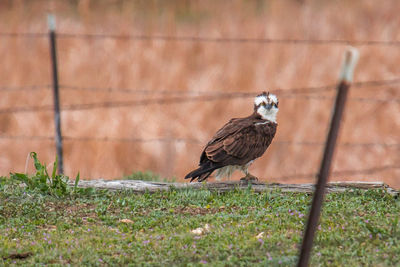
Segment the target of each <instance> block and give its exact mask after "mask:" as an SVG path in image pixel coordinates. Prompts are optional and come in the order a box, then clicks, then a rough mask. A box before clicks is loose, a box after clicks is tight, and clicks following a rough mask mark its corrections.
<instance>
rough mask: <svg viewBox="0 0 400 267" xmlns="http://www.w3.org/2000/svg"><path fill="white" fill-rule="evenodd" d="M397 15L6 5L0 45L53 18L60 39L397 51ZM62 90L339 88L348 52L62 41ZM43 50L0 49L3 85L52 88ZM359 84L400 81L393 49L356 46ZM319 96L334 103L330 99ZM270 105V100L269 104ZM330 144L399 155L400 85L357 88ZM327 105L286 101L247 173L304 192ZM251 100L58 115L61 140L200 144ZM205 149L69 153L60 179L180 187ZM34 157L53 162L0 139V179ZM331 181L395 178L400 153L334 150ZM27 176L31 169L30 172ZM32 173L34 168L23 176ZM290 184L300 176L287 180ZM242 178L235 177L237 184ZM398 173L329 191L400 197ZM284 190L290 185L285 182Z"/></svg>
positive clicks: (39, 124) (45, 123) (363, 10)
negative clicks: (388, 188) (168, 180)
mask: <svg viewBox="0 0 400 267" xmlns="http://www.w3.org/2000/svg"><path fill="white" fill-rule="evenodd" d="M399 10H400V2H399V1H397V0H387V1H375V0H365V1H349V0H338V1H317V0H309V1H307V0H304V1H294V0H271V1H263V0H258V1H256V0H254V1H244V0H243V1H233V0H229V1H204V0H201V1H200V0H197V1H195V0H193V1H191V0H180V1H178V0H176V1H147V0H146V1H139V0H137V1H128V0H126V1H122V0H113V1H111V0H109V1H106V0H102V1H100V0H97V1H94V0H93V1H92V0H75V1H32V0H30V1H23V0H19V1H16V0H15V1H11V0H9V1H6V0H0V29H1V30H0V31H1V32H15V33H19V32H29V33H30V32H35V33H37V32H41V33H42V32H44V33H45V32H47V24H46V14H47V12H53V13H54V14H55V15H56V19H57V32H59V33H97V34H114V35H124V34H132V35H140V34H145V35H166V36H204V37H233V38H235V37H243V38H272V39H274V38H276V39H279V38H284V39H285V38H289V39H345V40H400V20H399V18H398V11H399ZM57 41H58V57H59V75H60V84H61V85H68V86H81V87H100V88H132V89H138V90H145V91H147V92H148V93H147V94H139V93H126V92H123V91H120V92H118V91H112V92H106V91H90V90H86V91H85V90H66V89H61V103H62V105H68V104H73V103H98V102H104V101H126V100H140V99H149V98H154V99H158V98H160V97H165V98H168V97H169V96H168V95H164V94H161V91H163V90H174V91H182V92H186V93H187V92H196V91H205V92H211V93H212V92H215V91H236V92H248V91H264V90H271V89H277V88H281V89H285V88H299V87H310V86H321V85H330V84H335V83H336V80H337V77H338V71H339V66H340V62H341V58H342V54H343V51H344V49H345V46H344V45H338V44H324V45H321V44H295V45H294V44H284V43H278V44H276V43H275V44H274V43H270V44H260V43H235V42H226V43H222V42H185V41H165V40H129V39H115V38H97V39H96V38H73V37H71V38H66V37H60V38H58V40H57ZM48 43H49V40H48V39H47V38H46V37H44V38H17V37H4V36H3V37H1V36H0V58H1V64H0V86H25V85H46V84H51V73H50V59H49V47H48ZM358 48H359V51H360V54H361V57H360V60H359V64H358V67H357V69H356V73H355V81H368V80H382V79H392V78H397V77H400V67H399V62H400V47H399V46H382V45H366V46H358ZM322 95H323V96H331V97H333V93H332V92H328V93H323V94H322ZM278 97H279V95H278ZM349 97H350V99H349V101H348V105H347V108H346V112H345V119H344V123H343V124H342V129H341V135H340V139H339V143H341V144H343V143H391V144H393V143H397V144H398V143H400V138H399V133H400V115H399V111H400V103H399V102H398V101H397V102H396V101H392V102H379V101H356V99H355V98H359V97H362V98H377V99H395V98H397V99H398V98H399V97H400V90H399V85H391V86H389V85H388V86H383V87H372V86H371V87H362V88H353V89H352V90H351V93H350V96H349ZM52 102H53V98H52V92H51V90H49V89H42V90H31V91H29V90H28V91H12V90H11V91H0V109H1V108H7V107H21V106H22V107H24V106H35V105H49V104H52ZM332 104H333V99H332V98H324V99H315V98H314V99H307V98H304V97H303V98H302V97H281V99H280V112H279V114H278V123H279V127H278V133H277V136H276V138H275V141H277V142H275V143H273V144H272V145H271V147H270V148H269V150H268V152H267V153H266V154H265V155H264V156H263V157H262V158H261V159H259V160H258V161H256V162H255V163H254V164H253V166H252V167H251V171H252V172H253V173H254V174H255V175H257V176H259V177H262V178H263V179H266V180H268V181H271V182H305V181H307V182H312V181H313V178H312V177H307V176H303V175H302V174H309V173H315V172H316V171H317V170H318V165H319V162H320V156H321V153H322V149H323V146H310V145H299V144H297V145H294V144H290V143H280V142H279V141H291V142H324V140H325V136H326V131H327V126H328V124H329V118H330V112H331V107H332ZM252 108H253V107H252V99H251V98H237V99H219V100H216V101H209V102H190V101H189V102H184V103H176V104H168V105H157V104H150V105H145V106H137V107H135V106H131V107H123V108H113V109H91V110H84V111H64V112H63V113H62V131H63V135H65V136H70V137H100V138H103V137H108V138H144V139H152V138H165V137H167V138H193V139H198V140H201V141H202V142H203V143H205V142H206V141H207V140H208V139H209V138H210V137H211V136H212V135H213V134H214V132H215V131H216V130H218V128H219V127H221V126H222V125H223V124H224V123H225V122H226V121H228V120H229V119H230V118H232V117H242V116H246V115H248V114H249V113H250V112H252ZM0 135H11V136H13V135H24V136H53V135H54V126H53V113H52V112H51V111H41V112H32V113H15V114H0ZM201 150H202V144H193V143H185V142H117V141H114V142H112V141H95V140H93V141H76V140H65V141H64V162H65V171H66V174H67V175H74V174H76V173H77V172H78V171H80V173H81V176H83V177H85V178H92V179H93V178H100V177H102V178H107V179H111V178H118V177H121V176H123V175H126V174H130V173H132V172H134V171H136V170H143V171H144V170H151V171H153V172H155V173H160V174H161V175H164V176H167V177H172V176H175V177H177V178H178V179H181V178H182V177H183V176H184V175H185V174H186V173H187V172H188V171H190V170H192V169H193V168H195V167H196V166H197V163H198V160H199V156H200V153H201ZM30 151H36V152H37V153H38V154H39V157H40V158H41V159H43V160H44V161H46V162H48V163H50V162H52V161H53V160H54V158H55V145H54V142H53V141H52V140H34V139H32V140H30V139H26V140H25V139H9V138H0V175H7V174H8V172H10V171H18V172H23V171H24V170H25V160H26V156H27V155H28V153H29V152H30ZM336 152H337V153H336V156H335V161H334V166H333V169H334V171H340V170H362V169H370V168H374V167H379V166H384V165H395V166H400V153H399V152H400V148H399V146H391V147H382V146H343V145H342V146H340V145H339V146H338V150H337V151H336ZM30 165H32V164H30ZM28 171H32V167H29V168H28ZM296 174H298V176H297V177H286V176H292V175H296ZM240 175H241V174H240V173H237V174H236V175H235V177H234V178H238V177H240ZM399 175H400V170H399V169H387V170H382V171H380V172H374V173H359V174H354V173H353V174H342V175H334V176H333V177H332V180H362V181H373V180H383V181H385V182H387V183H389V184H390V185H392V186H395V187H400V179H399ZM285 177H286V178H285Z"/></svg>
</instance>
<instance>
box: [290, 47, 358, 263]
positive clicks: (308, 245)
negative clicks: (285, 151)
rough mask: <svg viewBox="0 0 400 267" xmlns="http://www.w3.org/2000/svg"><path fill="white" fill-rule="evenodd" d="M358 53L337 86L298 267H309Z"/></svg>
mask: <svg viewBox="0 0 400 267" xmlns="http://www.w3.org/2000/svg"><path fill="white" fill-rule="evenodd" d="M357 60H358V51H357V50H356V49H355V48H348V49H347V51H346V53H345V56H344V61H343V65H342V68H341V70H340V76H339V84H338V86H337V90H338V92H337V96H336V102H335V109H334V111H333V115H332V119H331V125H330V129H329V133H328V137H327V140H326V144H325V151H324V155H323V158H322V162H321V167H320V170H319V172H318V182H317V185H316V187H315V192H314V197H313V201H312V206H311V211H310V215H309V217H308V222H307V228H306V231H305V233H304V237H303V243H302V246H301V251H300V258H299V262H298V264H297V266H298V267H305V266H308V263H309V259H310V254H311V249H312V244H313V240H314V234H315V230H316V228H317V225H318V220H319V215H320V212H321V206H322V202H323V200H324V194H325V186H326V183H327V181H328V176H329V173H330V167H331V162H332V157H333V153H334V151H335V145H336V139H337V136H338V132H339V128H340V121H341V118H342V114H343V110H344V106H345V104H346V98H347V92H348V90H349V88H350V84H351V81H352V79H353V72H354V67H355V65H356V64H357Z"/></svg>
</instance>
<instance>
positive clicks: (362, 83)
mask: <svg viewBox="0 0 400 267" xmlns="http://www.w3.org/2000/svg"><path fill="white" fill-rule="evenodd" d="M399 83H400V78H392V79H384V80H371V81H358V82H354V83H352V85H351V86H352V87H354V88H362V87H378V86H386V85H393V84H399ZM336 86H337V85H336V84H330V85H322V86H310V87H297V88H286V89H285V88H275V89H271V90H270V91H271V92H272V93H275V94H304V93H319V92H323V91H331V90H332V91H333V90H335V88H336ZM59 87H60V88H61V89H64V90H85V91H106V92H124V93H141V94H191V95H193V94H194V95H201V94H209V95H217V96H218V95H221V94H222V95H224V94H238V95H246V96H247V95H254V94H257V93H259V91H246V92H239V91H215V90H214V91H182V90H154V91H152V90H144V89H133V88H118V87H103V88H102V87H83V86H71V85H60V86H59ZM51 88H52V86H51V85H48V84H47V85H26V86H0V91H13V90H15V91H23V90H27V91H30V90H37V89H51Z"/></svg>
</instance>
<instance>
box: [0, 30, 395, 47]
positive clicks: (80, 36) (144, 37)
mask: <svg viewBox="0 0 400 267" xmlns="http://www.w3.org/2000/svg"><path fill="white" fill-rule="evenodd" d="M47 36H48V33H28V32H27V33H8V32H2V33H0V37H3V38H45V37H47ZM57 38H64V39H77V40H85V39H97V40H103V39H118V40H130V41H152V40H155V41H176V42H207V43H238V44H289V45H352V46H395V47H397V46H400V41H398V40H343V39H290V38H282V39H278V38H248V37H210V36H176V35H148V34H107V33H60V32H59V33H57Z"/></svg>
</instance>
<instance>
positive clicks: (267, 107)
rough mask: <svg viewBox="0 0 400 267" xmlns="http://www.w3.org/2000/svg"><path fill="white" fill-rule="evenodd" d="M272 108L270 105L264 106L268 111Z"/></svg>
mask: <svg viewBox="0 0 400 267" xmlns="http://www.w3.org/2000/svg"><path fill="white" fill-rule="evenodd" d="M272 107H273V105H272V104H266V105H265V108H266V109H268V110H271V108H272Z"/></svg>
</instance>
